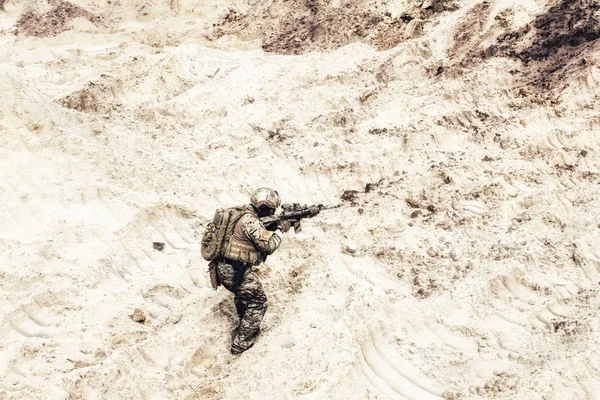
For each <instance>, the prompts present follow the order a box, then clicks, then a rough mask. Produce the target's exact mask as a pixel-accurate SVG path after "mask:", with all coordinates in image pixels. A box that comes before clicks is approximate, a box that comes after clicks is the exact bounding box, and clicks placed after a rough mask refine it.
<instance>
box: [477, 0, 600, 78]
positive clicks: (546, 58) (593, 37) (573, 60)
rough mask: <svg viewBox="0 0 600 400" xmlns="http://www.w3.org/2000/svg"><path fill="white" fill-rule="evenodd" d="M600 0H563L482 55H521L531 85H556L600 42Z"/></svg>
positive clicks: (581, 62) (583, 61)
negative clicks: (599, 40) (599, 0)
mask: <svg viewBox="0 0 600 400" xmlns="http://www.w3.org/2000/svg"><path fill="white" fill-rule="evenodd" d="M599 12H600V2H598V1H597V0H561V1H559V2H558V3H557V4H556V5H555V6H553V7H551V8H550V9H549V10H548V11H547V12H546V13H545V14H542V15H539V16H538V17H537V18H536V19H535V20H534V21H533V22H532V23H530V24H527V25H526V26H525V27H523V28H522V29H520V30H518V31H514V32H510V33H507V34H505V35H503V36H501V37H500V38H499V39H498V44H497V45H494V46H491V47H490V48H488V49H486V50H485V51H484V52H483V54H482V57H483V58H488V57H492V56H504V57H511V58H515V59H518V60H520V61H522V62H523V64H524V66H526V67H527V70H526V75H527V76H528V78H529V84H530V86H534V87H538V88H540V89H544V90H547V89H553V88H555V87H558V86H560V85H563V84H564V81H565V78H567V77H568V76H570V75H573V74H574V73H576V72H577V71H578V70H581V69H584V68H585V67H586V66H587V64H588V61H587V60H586V57H585V56H586V54H587V53H588V52H590V51H592V50H593V49H594V48H595V47H596V45H598V44H599V42H598V39H600V19H599V17H600V14H599Z"/></svg>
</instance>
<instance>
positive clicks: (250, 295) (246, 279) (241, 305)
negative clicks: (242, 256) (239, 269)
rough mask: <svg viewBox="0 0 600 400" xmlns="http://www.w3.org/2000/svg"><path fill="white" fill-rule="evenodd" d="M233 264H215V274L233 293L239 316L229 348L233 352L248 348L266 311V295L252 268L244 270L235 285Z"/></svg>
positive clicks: (258, 329) (254, 339)
mask: <svg viewBox="0 0 600 400" xmlns="http://www.w3.org/2000/svg"><path fill="white" fill-rule="evenodd" d="M234 275H235V273H234V268H233V266H231V265H229V264H227V263H225V262H219V264H218V265H217V276H218V277H219V280H220V281H221V284H222V285H223V286H225V288H226V289H227V290H229V291H230V292H233V293H234V294H235V298H234V301H235V308H236V310H237V314H238V316H239V317H240V325H239V331H238V334H237V336H236V337H235V339H234V340H233V343H232V344H231V350H232V352H233V353H241V352H242V351H245V350H248V349H249V348H250V347H252V345H253V344H254V342H255V341H256V337H257V336H258V333H259V331H260V322H261V321H262V319H263V316H264V315H265V312H266V311H267V296H265V292H264V291H263V288H262V285H261V283H260V280H259V279H258V276H257V275H256V273H254V272H252V269H251V268H250V269H248V270H246V271H245V272H244V276H243V278H242V280H241V283H240V284H239V285H237V286H235V280H234Z"/></svg>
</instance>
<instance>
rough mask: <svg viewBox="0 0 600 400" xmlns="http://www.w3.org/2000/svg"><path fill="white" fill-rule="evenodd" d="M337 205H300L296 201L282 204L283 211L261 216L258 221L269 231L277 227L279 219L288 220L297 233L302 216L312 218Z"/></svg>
mask: <svg viewBox="0 0 600 400" xmlns="http://www.w3.org/2000/svg"><path fill="white" fill-rule="evenodd" d="M338 207H340V205H339V204H336V205H334V206H326V205H323V204H317V205H314V206H306V205H300V204H298V203H294V204H284V205H282V206H281V208H282V209H283V211H282V212H281V213H280V214H278V215H271V216H268V217H262V218H260V221H261V222H262V223H263V225H264V226H265V228H266V229H267V230H269V231H274V230H275V229H277V227H278V226H279V223H280V222H281V221H288V222H290V223H291V225H292V226H293V227H294V232H296V233H298V232H300V231H301V230H302V226H301V225H300V220H301V219H302V218H312V217H314V216H316V215H317V214H319V213H320V212H321V211H323V210H331V209H332V208H338Z"/></svg>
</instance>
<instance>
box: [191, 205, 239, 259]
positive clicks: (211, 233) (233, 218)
mask: <svg viewBox="0 0 600 400" xmlns="http://www.w3.org/2000/svg"><path fill="white" fill-rule="evenodd" d="M247 212H248V211H247V210H246V209H244V208H242V207H234V208H229V209H223V208H219V209H218V210H217V211H215V215H214V217H213V220H212V222H209V223H208V224H207V225H206V229H205V230H204V233H203V234H202V247H201V248H200V252H201V253H202V257H203V258H204V259H205V260H206V261H213V260H216V259H218V258H219V257H221V256H222V253H223V249H224V248H225V245H226V241H227V238H229V236H230V235H231V233H232V232H233V228H234V226H235V224H236V223H237V222H238V220H239V219H240V218H241V217H242V216H243V215H244V214H246V213H247Z"/></svg>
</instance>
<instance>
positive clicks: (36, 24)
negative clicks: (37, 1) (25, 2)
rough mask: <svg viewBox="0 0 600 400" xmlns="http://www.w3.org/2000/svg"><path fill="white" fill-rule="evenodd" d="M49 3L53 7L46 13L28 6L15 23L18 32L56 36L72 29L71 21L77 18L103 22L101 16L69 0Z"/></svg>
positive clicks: (56, 0) (28, 34)
mask: <svg viewBox="0 0 600 400" xmlns="http://www.w3.org/2000/svg"><path fill="white" fill-rule="evenodd" d="M48 3H49V4H50V6H51V7H52V8H51V9H50V11H48V12H46V13H40V12H39V11H38V10H36V9H32V8H26V9H25V11H24V12H23V13H22V14H21V16H20V17H19V19H18V21H17V23H16V25H15V28H16V34H23V35H26V36H38V37H49V36H56V35H58V34H60V33H63V32H65V31H68V30H69V29H71V21H72V20H73V19H75V18H85V19H87V20H89V21H91V22H93V23H99V22H101V17H99V16H97V15H94V14H92V13H91V12H89V11H87V10H85V9H83V8H81V7H79V6H76V5H75V4H73V3H70V2H68V1H63V0H50V1H49V2H48Z"/></svg>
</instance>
